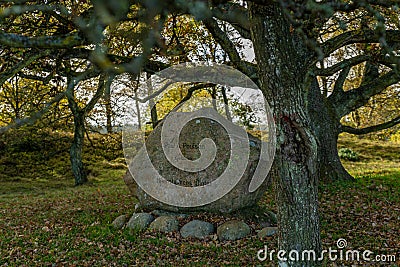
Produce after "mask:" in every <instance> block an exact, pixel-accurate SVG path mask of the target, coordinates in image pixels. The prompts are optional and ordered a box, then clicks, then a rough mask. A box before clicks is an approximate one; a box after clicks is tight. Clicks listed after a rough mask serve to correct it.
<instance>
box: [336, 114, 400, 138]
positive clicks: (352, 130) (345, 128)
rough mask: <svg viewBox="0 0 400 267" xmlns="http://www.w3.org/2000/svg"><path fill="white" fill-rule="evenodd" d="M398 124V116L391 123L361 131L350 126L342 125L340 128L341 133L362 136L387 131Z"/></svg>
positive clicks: (399, 119)
mask: <svg viewBox="0 0 400 267" xmlns="http://www.w3.org/2000/svg"><path fill="white" fill-rule="evenodd" d="M397 124H400V116H397V117H396V118H394V119H392V120H390V121H387V122H384V123H381V124H378V125H374V126H370V127H366V128H361V129H358V128H353V127H350V126H345V125H341V126H340V131H341V132H346V133H351V134H357V135H360V134H367V133H372V132H377V131H381V130H385V129H387V128H390V127H393V126H395V125H397Z"/></svg>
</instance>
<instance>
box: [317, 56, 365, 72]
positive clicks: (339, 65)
mask: <svg viewBox="0 0 400 267" xmlns="http://www.w3.org/2000/svg"><path fill="white" fill-rule="evenodd" d="M370 57H371V56H369V55H358V56H355V57H352V58H349V59H345V60H343V61H341V62H339V63H336V64H334V65H332V66H330V67H329V68H324V69H321V68H319V69H317V70H316V75H318V76H331V75H333V74H335V73H336V72H338V71H340V70H342V69H344V68H346V67H352V66H355V65H358V64H360V63H362V62H364V61H367V60H368V59H370Z"/></svg>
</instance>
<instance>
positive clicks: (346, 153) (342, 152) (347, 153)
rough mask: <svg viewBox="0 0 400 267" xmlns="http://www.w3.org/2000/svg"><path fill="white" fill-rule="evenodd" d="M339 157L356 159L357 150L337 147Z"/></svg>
mask: <svg viewBox="0 0 400 267" xmlns="http://www.w3.org/2000/svg"><path fill="white" fill-rule="evenodd" d="M339 157H340V158H341V159H345V160H350V161H357V160H359V159H360V157H359V156H358V153H357V152H354V151H353V150H351V149H350V148H341V149H339Z"/></svg>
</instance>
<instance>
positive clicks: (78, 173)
mask: <svg viewBox="0 0 400 267" xmlns="http://www.w3.org/2000/svg"><path fill="white" fill-rule="evenodd" d="M73 115H74V141H73V143H72V145H71V150H70V159H71V166H72V172H73V174H74V177H75V185H82V184H84V183H86V182H88V178H87V173H86V170H85V168H84V166H83V161H82V148H83V141H84V134H85V114H84V112H77V113H74V114H73Z"/></svg>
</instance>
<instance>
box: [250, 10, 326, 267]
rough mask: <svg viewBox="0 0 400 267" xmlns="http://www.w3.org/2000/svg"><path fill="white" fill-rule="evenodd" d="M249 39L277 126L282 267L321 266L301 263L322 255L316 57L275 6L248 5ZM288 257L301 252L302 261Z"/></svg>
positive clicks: (276, 171) (274, 173)
mask: <svg viewBox="0 0 400 267" xmlns="http://www.w3.org/2000/svg"><path fill="white" fill-rule="evenodd" d="M249 7H250V17H251V34H252V40H253V45H254V50H255V55H256V60H257V64H258V75H259V77H260V81H261V90H262V91H263V94H264V95H265V97H266V99H267V101H268V102H269V104H270V106H271V108H272V111H273V114H274V117H275V123H276V134H277V151H276V156H275V161H274V165H273V168H272V173H271V174H272V177H273V178H274V180H275V190H276V192H275V193H276V201H277V203H276V204H277V209H278V227H279V237H278V244H279V249H280V250H284V251H286V255H285V257H286V258H287V261H284V260H281V261H280V262H279V263H280V265H281V266H317V265H319V263H318V262H317V261H313V260H308V259H307V258H306V260H302V258H301V255H302V252H303V251H305V250H314V251H315V252H316V255H317V257H318V256H319V252H320V251H321V239H320V229H319V215H318V178H319V173H318V164H317V162H318V146H317V137H316V136H315V134H314V132H313V130H312V129H313V127H312V124H311V118H310V114H309V112H308V99H307V92H308V91H309V88H310V87H311V82H309V81H307V80H306V79H305V77H307V70H306V68H305V66H307V65H308V64H307V63H308V62H307V59H309V58H310V57H311V56H312V54H311V53H310V52H309V51H308V50H307V49H306V46H305V44H304V42H303V41H302V40H301V39H300V38H298V36H296V34H295V33H293V32H291V31H290V23H289V22H288V21H287V20H286V19H285V15H284V14H283V12H282V10H281V7H280V6H279V4H277V3H271V4H268V5H263V6H262V5H257V4H251V3H250V4H249ZM290 251H297V252H298V254H299V258H296V255H295V254H292V255H291V256H292V258H290V257H289V256H290V255H289V252H290Z"/></svg>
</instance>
